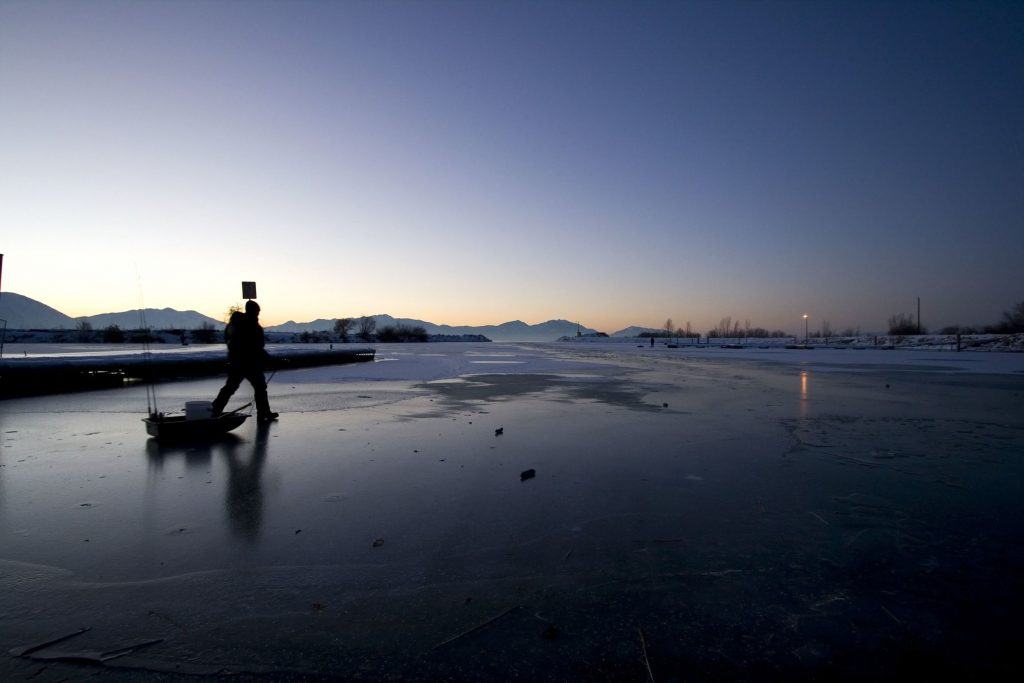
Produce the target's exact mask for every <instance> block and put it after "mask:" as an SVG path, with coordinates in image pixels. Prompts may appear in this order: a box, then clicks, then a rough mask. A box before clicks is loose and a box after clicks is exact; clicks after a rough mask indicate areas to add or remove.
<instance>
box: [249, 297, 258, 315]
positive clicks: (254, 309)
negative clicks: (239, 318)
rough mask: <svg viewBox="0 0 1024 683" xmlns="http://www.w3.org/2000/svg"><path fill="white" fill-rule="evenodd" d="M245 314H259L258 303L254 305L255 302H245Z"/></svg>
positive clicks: (250, 300)
mask: <svg viewBox="0 0 1024 683" xmlns="http://www.w3.org/2000/svg"><path fill="white" fill-rule="evenodd" d="M245 312H246V313H259V312H260V305H259V304H258V303H256V302H255V301H253V300H252V299H249V300H248V301H246V302H245Z"/></svg>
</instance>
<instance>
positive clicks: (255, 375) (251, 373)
mask: <svg viewBox="0 0 1024 683" xmlns="http://www.w3.org/2000/svg"><path fill="white" fill-rule="evenodd" d="M224 341H226V342H227V345H228V379H227V381H226V382H224V387H223V388H222V389H221V390H220V392H219V393H218V394H217V398H215V399H213V414H214V416H217V415H220V414H221V413H222V412H224V406H226V405H227V403H228V399H230V398H231V396H232V394H234V393H235V392H236V391H237V390H238V387H239V386H241V384H242V380H243V379H244V380H248V382H249V384H251V385H252V389H253V393H254V394H255V402H256V420H257V421H258V422H272V421H273V420H276V419H277V416H278V414H277V413H275V412H273V411H271V410H270V399H269V398H268V397H267V380H266V378H265V377H264V376H263V370H264V368H265V367H266V366H267V365H268V364H269V362H270V354H268V353H267V350H266V349H265V348H264V343H265V342H264V338H263V328H262V327H260V305H259V304H258V303H256V302H255V301H253V300H252V299H249V300H248V301H246V302H245V313H244V314H243V313H241V312H240V311H235V312H234V313H232V314H231V318H230V319H229V320H228V324H227V327H225V328H224Z"/></svg>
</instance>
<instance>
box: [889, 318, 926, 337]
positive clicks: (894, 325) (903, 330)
mask: <svg viewBox="0 0 1024 683" xmlns="http://www.w3.org/2000/svg"><path fill="white" fill-rule="evenodd" d="M889 334H924V330H923V329H922V328H920V327H918V325H917V322H916V321H915V320H914V316H912V315H910V314H909V313H897V314H896V315H893V316H890V317H889Z"/></svg>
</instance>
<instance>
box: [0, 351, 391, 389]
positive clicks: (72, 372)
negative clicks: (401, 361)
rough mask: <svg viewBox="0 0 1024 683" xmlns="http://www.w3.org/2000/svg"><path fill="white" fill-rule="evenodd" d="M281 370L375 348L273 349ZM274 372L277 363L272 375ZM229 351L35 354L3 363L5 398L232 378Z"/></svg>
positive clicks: (342, 359) (353, 358) (333, 361)
mask: <svg viewBox="0 0 1024 683" xmlns="http://www.w3.org/2000/svg"><path fill="white" fill-rule="evenodd" d="M268 352H269V353H270V356H271V358H272V359H273V360H274V361H277V363H276V366H277V367H278V369H295V368H311V367H319V366H324V365H345V364H348V363H366V362H370V361H373V359H374V357H375V356H376V350H375V349H373V348H343V349H338V350H325V349H295V348H288V349H274V348H272V347H271V348H268ZM274 369H275V364H274V363H272V364H271V366H270V367H268V368H267V372H271V371H273V370H274ZM227 371H228V361H227V349H221V350H203V351H197V352H191V353H180V352H179V353H174V352H163V351H154V352H152V353H149V354H146V353H140V352H135V353H131V352H129V353H123V354H106V355H85V356H35V357H28V358H4V359H3V360H0V399H5V398H15V397H20V396H40V395H45V394H61V393H66V392H72V391H88V390H91V389H111V388H116V387H122V386H126V385H130V384H137V383H139V382H150V381H151V382H171V381H174V380H180V379H192V378H196V377H215V376H217V375H227Z"/></svg>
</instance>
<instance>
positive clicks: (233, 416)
mask: <svg viewBox="0 0 1024 683" xmlns="http://www.w3.org/2000/svg"><path fill="white" fill-rule="evenodd" d="M249 405H251V404H246V405H244V406H242V407H241V408H237V409H235V410H233V411H231V412H230V413H224V414H223V415H218V416H217V417H209V418H202V419H192V420H189V419H187V418H186V417H185V416H184V415H163V414H161V413H156V414H153V415H150V416H149V417H146V418H143V420H142V421H143V422H145V423H146V433H147V434H149V435H150V436H154V437H156V438H158V439H164V440H167V441H172V440H175V441H180V440H185V439H197V440H201V439H209V438H211V437H214V436H219V435H220V434H226V433H228V432H230V431H231V430H232V429H235V428H236V427H238V426H240V425H241V424H242V423H243V422H245V421H246V419H247V418H248V417H249V416H248V415H247V414H242V413H240V412H239V411H240V410H242V409H244V408H246V407H248V406H249Z"/></svg>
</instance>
